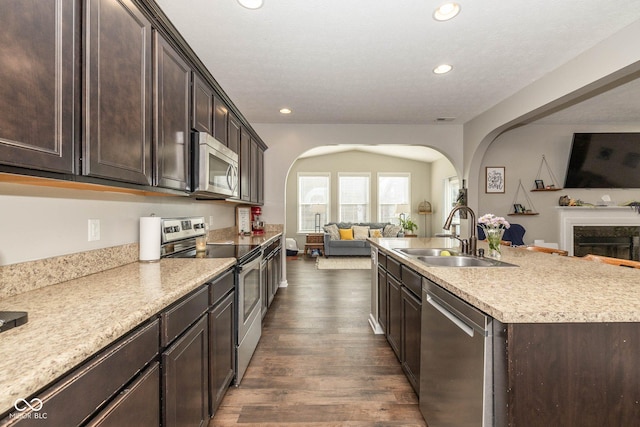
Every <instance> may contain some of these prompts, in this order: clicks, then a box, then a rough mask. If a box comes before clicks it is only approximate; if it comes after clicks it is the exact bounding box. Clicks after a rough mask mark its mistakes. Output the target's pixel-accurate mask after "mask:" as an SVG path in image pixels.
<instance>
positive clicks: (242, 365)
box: [236, 253, 262, 385]
mask: <svg viewBox="0 0 640 427" xmlns="http://www.w3.org/2000/svg"><path fill="white" fill-rule="evenodd" d="M261 262H262V253H259V255H258V256H257V257H255V258H254V259H253V260H251V261H248V262H244V263H243V264H242V265H238V267H237V269H238V351H237V367H238V373H237V375H236V385H237V384H240V381H241V380H242V377H243V376H244V373H245V371H246V370H247V367H248V366H249V362H250V361H251V357H252V356H253V352H254V351H255V349H256V346H257V345H258V341H260V335H261V333H262V315H261V314H262V302H261V298H260V290H261V288H262V281H261V274H260V263H261Z"/></svg>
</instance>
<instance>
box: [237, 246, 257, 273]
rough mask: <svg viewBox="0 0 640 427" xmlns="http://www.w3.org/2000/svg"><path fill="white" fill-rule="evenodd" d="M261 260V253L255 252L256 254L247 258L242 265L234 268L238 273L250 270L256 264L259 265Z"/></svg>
mask: <svg viewBox="0 0 640 427" xmlns="http://www.w3.org/2000/svg"><path fill="white" fill-rule="evenodd" d="M261 259H262V251H256V254H255V255H253V256H252V257H251V258H249V260H248V261H245V262H243V263H242V264H238V265H237V266H236V268H237V269H238V271H244V270H250V269H252V268H255V266H256V264H258V266H259V264H260V260H261Z"/></svg>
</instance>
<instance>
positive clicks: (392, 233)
mask: <svg viewBox="0 0 640 427" xmlns="http://www.w3.org/2000/svg"><path fill="white" fill-rule="evenodd" d="M400 230H402V228H401V227H400V226H399V225H393V224H388V225H386V226H385V227H384V230H382V236H383V237H398V233H399V232H400Z"/></svg>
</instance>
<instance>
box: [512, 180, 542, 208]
mask: <svg viewBox="0 0 640 427" xmlns="http://www.w3.org/2000/svg"><path fill="white" fill-rule="evenodd" d="M520 190H522V194H523V195H524V198H525V199H526V201H527V203H526V204H524V205H523V204H522V203H518V195H519V194H520ZM512 209H513V211H511V212H510V213H509V214H508V215H538V212H536V208H535V207H534V206H533V202H532V201H531V199H530V198H529V196H527V190H525V189H524V186H523V185H522V180H518V189H517V190H516V195H515V196H514V197H513V205H512Z"/></svg>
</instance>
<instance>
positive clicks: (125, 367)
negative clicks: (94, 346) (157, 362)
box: [12, 320, 159, 426]
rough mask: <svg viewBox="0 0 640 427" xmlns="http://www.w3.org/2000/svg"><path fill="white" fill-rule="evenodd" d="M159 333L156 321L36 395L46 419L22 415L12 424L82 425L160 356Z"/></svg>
mask: <svg viewBox="0 0 640 427" xmlns="http://www.w3.org/2000/svg"><path fill="white" fill-rule="evenodd" d="M158 333H159V328H158V320H155V321H154V322H153V323H151V324H149V325H147V326H145V327H142V328H141V329H139V330H137V331H135V332H134V333H133V334H132V335H129V336H128V337H126V338H123V339H122V340H120V341H118V342H117V343H116V344H114V345H113V346H111V347H109V348H108V349H106V350H104V351H102V352H100V353H98V355H97V356H95V357H94V358H93V359H92V360H90V361H89V362H88V363H87V364H86V365H84V366H82V367H80V368H78V369H76V370H74V371H72V372H71V373H70V374H69V375H66V376H65V377H63V378H62V379H61V380H59V381H58V382H57V383H56V384H54V385H53V386H52V387H51V388H49V389H48V390H46V391H45V392H44V393H40V394H38V395H36V396H35V397H37V398H39V399H41V400H42V403H43V404H42V408H43V410H42V411H40V412H39V413H38V414H39V415H42V414H43V413H44V412H46V419H41V418H35V417H31V418H29V417H27V416H25V414H26V413H25V412H21V413H20V415H21V416H22V418H15V419H19V421H18V422H16V423H15V424H12V425H18V426H29V425H33V426H47V425H50V426H75V425H79V424H81V423H82V422H83V421H84V420H86V419H87V418H88V417H89V416H90V415H92V414H93V413H94V412H95V410H96V408H98V407H99V406H101V405H102V404H103V403H105V402H106V401H107V400H109V399H111V397H112V396H114V395H115V394H116V393H117V392H118V390H120V389H121V388H122V386H124V385H125V384H126V383H127V382H128V381H129V380H130V379H131V378H133V377H134V376H135V375H136V373H137V372H139V371H140V370H141V369H142V368H143V367H144V366H145V365H146V364H147V363H148V362H149V361H150V360H151V359H153V358H154V357H155V356H156V355H157V354H158ZM27 400H28V399H27Z"/></svg>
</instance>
